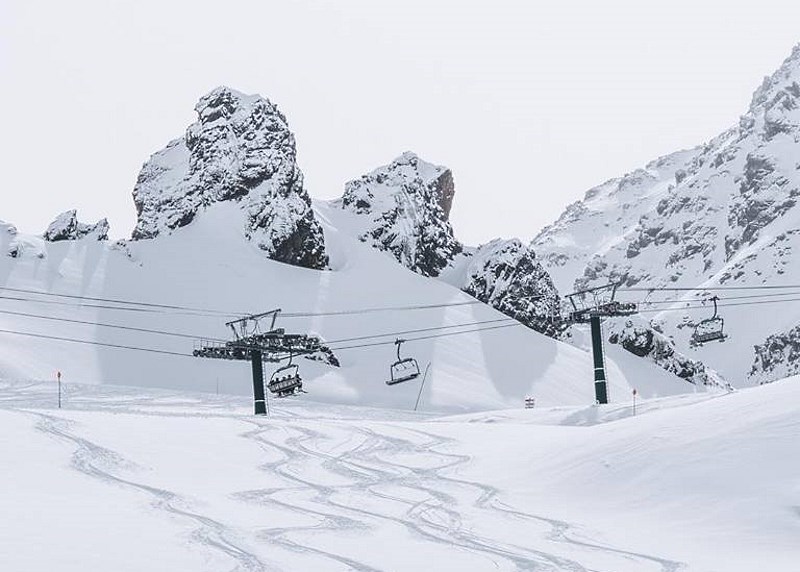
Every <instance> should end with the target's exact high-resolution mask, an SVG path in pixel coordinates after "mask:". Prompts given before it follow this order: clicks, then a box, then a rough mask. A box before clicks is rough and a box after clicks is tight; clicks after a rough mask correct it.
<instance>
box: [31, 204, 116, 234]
mask: <svg viewBox="0 0 800 572" xmlns="http://www.w3.org/2000/svg"><path fill="white" fill-rule="evenodd" d="M108 230H109V225H108V220H106V219H101V220H100V221H98V222H96V223H95V224H84V223H82V222H79V221H78V211H76V210H74V209H73V210H70V211H66V212H63V213H61V214H60V215H58V216H57V217H56V219H55V220H54V221H53V222H51V223H50V226H48V227H47V230H46V231H45V232H44V235H43V237H44V239H45V240H46V241H48V242H58V241H61V240H78V239H81V238H84V237H87V236H91V237H93V238H94V239H95V240H108Z"/></svg>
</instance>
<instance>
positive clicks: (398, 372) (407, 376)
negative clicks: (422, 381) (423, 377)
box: [386, 339, 419, 385]
mask: <svg viewBox="0 0 800 572" xmlns="http://www.w3.org/2000/svg"><path fill="white" fill-rule="evenodd" d="M404 342H405V340H402V339H397V340H396V341H395V342H394V343H395V345H396V346H397V361H396V362H394V363H393V364H392V365H391V366H389V379H387V380H386V385H394V384H396V383H403V382H404V381H411V380H412V379H416V378H418V377H419V364H418V363H417V360H415V359H414V358H405V359H403V358H401V357H400V346H402V345H403V343H404Z"/></svg>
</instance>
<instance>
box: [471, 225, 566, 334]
mask: <svg viewBox="0 0 800 572" xmlns="http://www.w3.org/2000/svg"><path fill="white" fill-rule="evenodd" d="M465 276H466V279H465V283H464V284H463V286H462V287H461V288H462V290H464V292H466V293H467V294H469V295H470V296H474V297H475V298H477V299H478V300H480V301H481V302H484V303H486V304H489V305H490V306H492V307H493V308H495V309H496V310H498V311H500V312H502V313H503V314H506V315H507V316H510V317H512V318H514V319H515V320H517V321H519V322H522V323H523V324H525V325H526V326H528V327H530V328H533V329H534V330H536V331H538V332H541V333H543V334H546V335H548V336H555V335H557V334H558V333H559V331H560V329H561V327H560V323H559V319H558V315H559V310H560V307H561V299H560V297H559V295H558V291H557V290H556V287H555V286H554V285H553V281H552V279H551V278H550V275H549V274H548V273H547V271H546V270H545V269H544V268H543V267H542V265H541V264H539V261H538V260H536V254H535V253H534V252H533V250H531V249H530V248H529V247H527V246H525V245H524V244H522V242H521V241H519V240H517V239H512V240H503V239H496V240H493V241H491V242H490V243H488V244H485V245H483V246H480V247H478V248H477V249H476V250H475V251H474V253H472V256H470V258H469V261H468V263H467V269H466V273H465Z"/></svg>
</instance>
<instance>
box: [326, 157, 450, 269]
mask: <svg viewBox="0 0 800 572" xmlns="http://www.w3.org/2000/svg"><path fill="white" fill-rule="evenodd" d="M454 196H455V185H454V182H453V174H452V172H451V171H450V169H448V168H446V167H442V166H438V165H434V164H432V163H428V162H426V161H424V160H422V159H421V158H420V157H418V156H417V155H415V154H414V153H411V152H406V153H403V154H402V155H400V156H399V157H398V158H396V159H395V160H394V161H392V162H391V163H389V164H388V165H384V166H382V167H379V168H377V169H375V170H374V171H372V172H370V173H368V174H366V175H363V176H361V177H360V178H358V179H354V180H352V181H349V182H348V183H346V184H345V190H344V195H343V196H342V198H341V199H340V204H341V208H343V209H345V210H348V211H350V212H352V213H354V214H356V215H360V216H361V217H364V222H363V224H362V225H361V227H362V231H361V232H360V234H359V239H360V240H362V241H364V242H368V243H370V244H371V245H373V246H375V247H376V248H379V249H380V250H384V251H386V252H389V253H391V254H392V255H393V256H394V257H395V258H397V260H398V261H399V262H400V263H401V264H403V265H404V266H406V267H407V268H409V269H411V270H413V271H415V272H418V273H420V274H422V275H424V276H437V275H438V274H439V272H441V270H442V269H443V268H444V267H445V266H446V265H447V264H448V263H449V262H450V261H451V260H452V259H453V257H454V256H455V255H456V254H457V253H458V252H460V251H461V245H460V244H459V243H458V241H457V240H456V239H455V236H454V235H453V228H452V226H451V224H450V220H449V218H450V209H451V207H452V204H453V197H454Z"/></svg>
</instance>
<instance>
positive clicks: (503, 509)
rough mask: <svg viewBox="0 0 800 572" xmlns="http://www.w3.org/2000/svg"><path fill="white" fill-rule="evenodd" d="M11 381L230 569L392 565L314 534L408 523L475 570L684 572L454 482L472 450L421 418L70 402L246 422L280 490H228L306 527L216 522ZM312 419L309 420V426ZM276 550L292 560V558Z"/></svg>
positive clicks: (17, 393) (22, 399) (165, 402)
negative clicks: (299, 561)
mask: <svg viewBox="0 0 800 572" xmlns="http://www.w3.org/2000/svg"><path fill="white" fill-rule="evenodd" d="M5 389H11V390H12V391H10V392H6V393H5V395H3V397H2V398H0V401H2V402H4V407H6V408H8V409H10V410H17V411H19V412H21V413H25V414H29V415H34V416H36V418H37V420H38V421H37V429H38V430H39V431H41V432H43V433H45V434H47V435H49V436H51V437H52V438H54V439H57V440H61V441H66V442H69V443H71V444H72V445H73V446H74V447H75V451H74V452H73V453H72V463H71V464H72V467H73V468H74V469H75V470H77V471H79V472H81V473H83V474H85V475H87V476H90V477H92V478H94V479H97V480H98V481H101V482H104V483H107V484H111V485H116V486H120V487H125V488H130V489H133V490H136V491H139V492H142V493H144V494H146V495H148V496H149V497H150V499H151V501H152V504H153V506H154V507H156V508H157V509H159V510H161V511H164V512H165V513H167V514H169V515H172V516H175V517H178V518H179V519H185V520H186V521H187V522H189V523H191V527H192V529H191V533H190V535H191V538H192V539H193V541H194V542H196V543H197V544H198V545H200V546H201V547H203V548H205V549H207V550H210V551H216V552H218V553H219V554H221V555H222V556H224V557H225V558H227V559H229V560H230V561H231V568H230V570H231V571H232V572H233V571H243V572H251V571H252V572H258V571H262V570H280V569H285V568H284V567H283V566H282V565H278V564H276V563H275V562H273V561H272V560H273V559H272V556H274V555H277V552H276V551H285V552H286V553H288V557H289V558H291V554H301V553H302V554H303V555H305V556H308V555H314V556H315V557H316V558H317V559H318V560H317V561H318V562H319V565H320V568H324V569H327V568H328V567H330V568H333V569H352V570H363V571H376V570H385V569H390V568H385V567H383V564H380V565H378V564H376V562H375V561H374V559H373V560H372V561H365V560H364V559H363V556H359V555H353V554H349V553H348V550H347V546H342V548H341V550H337V551H334V550H332V549H330V547H326V546H319V545H316V544H319V543H318V542H315V540H316V539H317V538H322V539H323V541H325V540H328V541H329V540H330V537H333V538H336V537H337V536H338V535H342V534H345V535H346V534H348V533H350V534H352V533H355V534H360V535H363V536H364V537H366V538H368V537H369V533H370V531H371V530H375V529H379V528H380V529H384V530H385V529H387V528H388V529H390V530H395V529H397V530H403V531H404V532H405V533H407V534H408V535H410V537H411V540H412V542H413V543H424V544H433V545H435V546H438V547H439V548H440V549H441V550H442V551H443V552H444V553H453V551H457V552H460V553H462V554H463V555H465V556H466V557H468V558H474V561H475V562H476V563H478V566H477V567H476V569H487V568H492V569H497V570H536V571H568V572H592V571H593V570H596V569H597V568H594V567H591V566H590V565H589V564H587V562H591V561H593V560H594V557H595V556H597V555H600V556H601V558H602V561H603V562H604V563H607V562H609V561H612V562H613V561H615V560H618V561H619V564H618V565H613V566H612V567H608V565H607V564H604V565H603V566H602V567H601V568H600V569H602V570H614V569H623V568H624V569H626V570H642V571H648V570H659V571H661V572H677V571H679V570H681V569H683V568H684V565H683V564H681V563H679V562H674V561H671V560H668V559H664V558H660V557H658V556H653V555H649V554H642V553H638V552H633V551H627V550H624V549H621V548H618V547H614V546H608V545H605V544H603V543H601V542H597V541H593V540H592V539H591V535H590V533H588V532H587V531H586V530H584V529H583V528H581V530H580V533H578V527H576V526H575V525H573V524H570V523H568V522H565V521H563V520H558V519H552V518H548V517H546V516H542V515H538V514H532V513H529V512H525V511H522V510H518V509H516V508H514V507H512V506H509V505H508V504H506V503H504V502H503V501H502V500H501V499H500V496H501V492H500V491H499V490H498V489H496V488H494V487H492V486H490V485H488V484H485V483H481V482H473V481H470V480H464V479H461V478H458V469H459V467H461V466H464V465H467V464H469V463H470V462H471V461H472V457H471V456H469V455H465V454H459V453H456V452H450V451H448V448H450V449H453V448H455V447H456V446H457V445H458V442H457V441H456V440H455V439H452V438H449V437H444V436H441V435H437V434H435V433H432V432H429V431H423V430H421V429H419V428H417V426H416V425H415V424H411V423H407V422H404V421H400V422H392V421H369V420H353V419H336V418H333V419H332V418H323V419H319V418H317V419H314V418H313V415H314V412H311V411H309V412H306V411H302V412H301V411H293V409H294V407H291V408H283V407H279V408H277V416H273V417H272V418H270V419H266V418H263V419H262V418H252V417H245V416H235V415H230V414H228V415H225V414H223V413H221V412H219V410H217V412H214V411H213V408H212V407H208V408H206V409H205V410H202V411H200V412H197V413H192V412H187V411H184V412H180V411H169V410H167V411H159V408H163V407H164V406H171V405H173V403H171V402H170V399H171V398H170V397H168V398H166V399H165V398H164V396H161V397H159V396H146V395H145V396H141V397H138V396H129V397H128V398H124V399H120V397H121V396H116V398H115V400H114V403H113V405H111V404H108V403H107V402H106V403H105V404H104V403H103V401H104V399H103V398H102V396H89V395H81V398H82V399H84V401H83V402H82V403H81V405H78V403H75V405H76V407H75V408H74V410H77V411H92V410H94V411H97V410H98V409H101V410H102V409H105V410H110V411H118V412H119V411H124V412H127V413H129V414H134V415H147V416H151V415H156V416H159V415H163V416H167V417H173V416H177V417H196V418H210V417H224V418H227V419H230V420H232V421H235V422H236V423H241V424H242V425H244V426H245V430H244V431H242V432H240V433H238V436H239V437H240V438H242V439H246V440H248V441H250V442H252V443H255V444H256V445H257V446H258V447H259V448H260V449H261V450H263V451H264V452H265V453H267V455H266V456H267V457H268V458H269V460H262V462H261V464H260V465H258V469H259V470H261V471H264V472H266V473H269V474H271V475H273V476H278V477H280V478H281V479H282V480H283V481H284V482H285V486H272V487H271V488H263V489H252V490H240V491H231V492H230V494H229V495H228V496H229V497H230V498H232V499H234V500H235V501H238V502H242V503H246V504H250V505H264V506H272V507H274V508H276V509H278V510H279V511H290V513H294V514H297V515H298V516H299V517H301V518H302V519H304V520H305V519H311V524H304V523H303V524H300V525H289V526H282V525H281V524H280V522H276V523H275V525H273V526H262V527H255V528H253V527H248V528H244V527H242V526H237V525H236V524H235V523H234V522H231V521H232V520H233V519H235V514H232V515H231V516H232V517H233V518H227V517H226V518H225V521H222V520H220V519H219V518H211V517H210V516H207V515H204V514H202V512H201V511H199V510H198V509H197V508H196V506H195V505H196V504H197V503H195V502H192V501H191V500H190V499H189V498H187V497H186V496H183V495H181V494H180V493H178V492H176V491H173V490H169V489H167V488H161V487H158V486H153V485H149V484H144V483H140V482H137V481H136V480H135V479H134V478H133V477H132V476H130V474H131V473H134V474H135V472H136V471H138V470H141V469H142V467H138V466H137V465H135V464H134V463H133V462H131V461H129V460H127V459H126V458H125V457H124V456H123V455H121V454H120V453H119V452H117V451H115V450H112V449H109V448H106V447H104V446H101V445H99V444H98V443H95V442H94V441H92V440H91V439H89V438H87V437H85V436H83V435H82V432H81V424H80V423H79V422H77V421H74V420H71V419H66V418H64V417H61V416H60V415H59V412H58V410H49V409H48V410H45V411H42V409H39V408H38V406H39V405H41V403H38V402H37V401H38V400H39V399H41V395H39V391H40V390H41V385H40V384H14V385H9V386H7V387H6V388H5ZM37 390H39V391H37ZM76 401H78V400H77V396H76ZM176 403H177V402H176ZM192 403H193V405H196V404H195V403H194V402H192ZM104 405H110V406H109V407H104ZM183 405H185V402H184V403H183ZM31 407H37V409H31ZM140 408H145V410H144V411H142V410H140ZM146 408H150V410H149V411H147V409H146ZM71 410H73V408H72V407H71V408H70V409H68V410H66V411H71ZM311 423H313V424H314V428H311V427H309V426H308V425H309V424H311ZM320 467H321V468H322V469H323V471H324V472H323V473H322V476H320V471H319V468H320ZM306 469H309V470H306ZM123 475H125V476H123ZM328 476H330V478H328ZM471 523H475V524H476V525H478V526H480V525H483V528H486V530H488V531H489V532H488V533H487V532H486V530H484V531H481V530H476V529H475V527H474V526H473V525H472V524H471ZM520 527H522V529H523V530H524V536H523V537H528V538H531V539H532V542H531V543H530V545H529V546H523V545H521V544H520V543H518V542H517V543H515V542H514V541H513V540H509V539H508V535H506V536H505V537H502V536H501V535H498V537H497V538H495V537H493V535H492V534H491V531H492V530H497V529H498V528H502V529H505V530H507V531H508V530H517V529H519V528H520ZM328 535H329V536H328ZM517 536H522V535H521V534H519V535H517ZM404 542H405V540H404ZM542 547H544V548H545V549H542ZM409 549H413V545H412V546H410V547H409ZM281 556H282V557H283V558H282V559H281V560H282V561H285V560H284V559H285V558H286V557H287V554H283V555H281ZM370 558H372V555H371V554H370ZM276 560H277V558H276ZM323 562H326V563H327V565H329V566H325V565H323ZM378 562H380V560H379V558H378ZM481 564H482V565H481Z"/></svg>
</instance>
